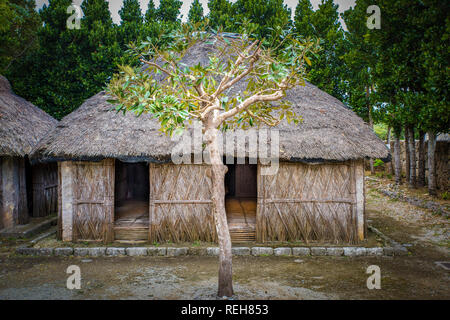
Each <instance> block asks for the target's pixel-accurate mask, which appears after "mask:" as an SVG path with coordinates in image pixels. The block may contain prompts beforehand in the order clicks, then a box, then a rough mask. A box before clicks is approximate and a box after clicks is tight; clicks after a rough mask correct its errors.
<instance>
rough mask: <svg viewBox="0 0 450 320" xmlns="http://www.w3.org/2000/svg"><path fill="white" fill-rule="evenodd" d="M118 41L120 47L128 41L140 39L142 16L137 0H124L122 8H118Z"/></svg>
mask: <svg viewBox="0 0 450 320" xmlns="http://www.w3.org/2000/svg"><path fill="white" fill-rule="evenodd" d="M119 16H120V20H121V21H120V26H119V43H120V45H121V47H122V49H126V46H127V45H128V44H129V43H130V42H139V41H142V40H143V39H145V38H144V36H145V34H144V17H143V16H142V12H141V7H140V6H139V1H138V0H124V2H123V6H122V8H121V9H120V10H119Z"/></svg>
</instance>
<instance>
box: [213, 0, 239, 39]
mask: <svg viewBox="0 0 450 320" xmlns="http://www.w3.org/2000/svg"><path fill="white" fill-rule="evenodd" d="M208 8H209V14H208V19H209V25H210V26H211V27H212V28H214V29H218V28H219V27H222V28H223V29H224V30H226V31H232V30H233V29H234V19H233V13H232V4H231V2H230V1H229V0H209V1H208Z"/></svg>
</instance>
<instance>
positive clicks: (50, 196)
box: [32, 163, 58, 217]
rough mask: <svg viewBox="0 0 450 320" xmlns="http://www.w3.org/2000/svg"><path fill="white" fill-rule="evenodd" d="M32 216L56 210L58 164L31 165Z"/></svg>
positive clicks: (42, 215) (48, 213)
mask: <svg viewBox="0 0 450 320" xmlns="http://www.w3.org/2000/svg"><path fill="white" fill-rule="evenodd" d="M32 181H33V217H44V216H47V215H50V214H52V213H56V211H57V200H58V196H57V193H58V192H57V188H58V166H57V164H56V163H46V164H37V165H34V166H33V167H32Z"/></svg>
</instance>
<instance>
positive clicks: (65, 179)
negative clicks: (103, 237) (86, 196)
mask: <svg viewBox="0 0 450 320" xmlns="http://www.w3.org/2000/svg"><path fill="white" fill-rule="evenodd" d="M73 168H74V166H73V163H72V161H63V162H61V165H60V170H61V213H62V240H63V241H72V240H73V206H74V203H73V202H74V192H73V179H74V170H73Z"/></svg>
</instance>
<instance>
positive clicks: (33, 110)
mask: <svg viewBox="0 0 450 320" xmlns="http://www.w3.org/2000/svg"><path fill="white" fill-rule="evenodd" d="M56 124H57V121H56V120H55V119H53V118H52V117H51V116H49V115H48V114H47V113H45V112H44V111H42V110H41V109H39V108H38V107H36V106H34V105H33V104H32V103H30V102H28V101H26V100H25V99H23V98H21V97H19V96H17V95H15V94H14V92H13V91H12V89H11V85H10V83H9V81H8V80H7V79H6V78H5V77H3V76H1V75H0V229H2V228H9V227H13V226H14V225H16V224H24V223H26V222H28V219H29V216H30V215H32V216H41V215H46V214H49V213H51V212H50V211H53V212H55V211H56V191H57V190H56V174H57V170H56V169H57V168H56V166H55V165H39V166H35V167H31V166H30V165H29V163H28V160H27V159H26V157H27V156H28V155H29V154H30V153H31V152H32V149H33V148H34V147H35V146H36V145H37V143H38V142H39V141H40V140H41V139H42V138H43V137H44V136H45V135H46V134H47V133H48V132H49V131H50V130H51V129H53V128H54V127H55V126H56ZM51 177H52V178H51ZM27 181H28V182H27ZM27 183H28V185H27ZM31 185H33V187H32V186H31ZM48 185H54V186H53V187H52V188H47V189H46V187H48ZM52 194H53V195H52Z"/></svg>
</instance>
